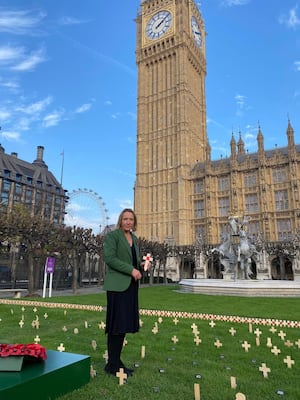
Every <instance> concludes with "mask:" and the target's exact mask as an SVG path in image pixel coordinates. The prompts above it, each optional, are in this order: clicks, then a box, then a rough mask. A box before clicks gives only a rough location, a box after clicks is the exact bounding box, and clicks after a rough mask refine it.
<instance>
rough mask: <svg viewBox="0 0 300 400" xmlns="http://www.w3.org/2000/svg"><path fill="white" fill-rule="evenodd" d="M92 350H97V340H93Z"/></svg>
mask: <svg viewBox="0 0 300 400" xmlns="http://www.w3.org/2000/svg"><path fill="white" fill-rule="evenodd" d="M92 348H93V350H95V351H96V350H97V342H96V340H92Z"/></svg>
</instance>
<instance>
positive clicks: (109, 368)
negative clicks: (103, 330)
mask: <svg viewBox="0 0 300 400" xmlns="http://www.w3.org/2000/svg"><path fill="white" fill-rule="evenodd" d="M107 352H108V362H107V364H106V365H105V367H104V370H105V372H107V373H108V374H112V375H116V373H117V372H118V371H119V369H120V337H119V335H113V334H111V333H108V334H107Z"/></svg>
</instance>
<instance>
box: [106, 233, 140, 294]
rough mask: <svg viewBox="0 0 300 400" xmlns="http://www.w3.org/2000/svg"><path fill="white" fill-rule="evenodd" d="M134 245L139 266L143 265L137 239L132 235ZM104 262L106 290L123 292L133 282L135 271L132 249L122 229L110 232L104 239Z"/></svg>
mask: <svg viewBox="0 0 300 400" xmlns="http://www.w3.org/2000/svg"><path fill="white" fill-rule="evenodd" d="M132 240H133V245H134V247H135V251H136V257H137V265H138V266H139V265H140V263H141V257H140V251H139V247H138V242H137V237H136V236H135V235H134V234H132ZM104 261H105V263H106V266H107V269H106V275H105V278H104V285H103V289H104V290H111V291H116V292H123V291H124V290H126V289H127V288H128V287H129V285H130V282H131V278H132V277H131V272H132V270H133V268H134V267H133V265H132V255H131V248H130V246H129V243H128V241H127V239H126V237H125V234H124V231H123V230H122V229H116V230H114V231H111V232H109V233H108V234H107V235H106V237H105V239H104Z"/></svg>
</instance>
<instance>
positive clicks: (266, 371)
mask: <svg viewBox="0 0 300 400" xmlns="http://www.w3.org/2000/svg"><path fill="white" fill-rule="evenodd" d="M259 370H260V372H262V373H263V376H264V378H267V377H268V374H269V372H271V369H270V368H268V367H267V365H266V364H265V363H262V364H261V367H259Z"/></svg>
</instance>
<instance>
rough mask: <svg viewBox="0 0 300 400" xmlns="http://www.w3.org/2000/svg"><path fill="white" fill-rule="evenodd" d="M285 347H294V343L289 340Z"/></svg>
mask: <svg viewBox="0 0 300 400" xmlns="http://www.w3.org/2000/svg"><path fill="white" fill-rule="evenodd" d="M284 345H285V346H286V347H289V348H290V347H293V346H294V343H293V342H291V341H290V340H287V341H286V342H284Z"/></svg>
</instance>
